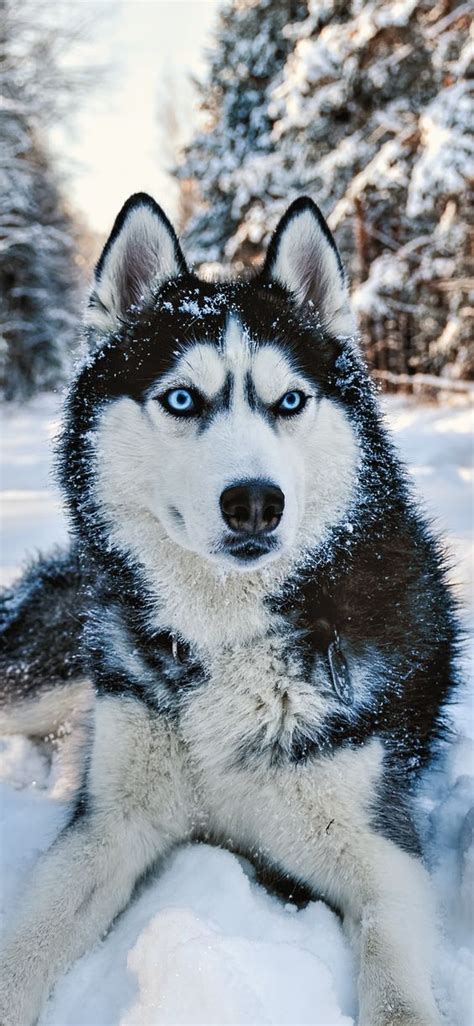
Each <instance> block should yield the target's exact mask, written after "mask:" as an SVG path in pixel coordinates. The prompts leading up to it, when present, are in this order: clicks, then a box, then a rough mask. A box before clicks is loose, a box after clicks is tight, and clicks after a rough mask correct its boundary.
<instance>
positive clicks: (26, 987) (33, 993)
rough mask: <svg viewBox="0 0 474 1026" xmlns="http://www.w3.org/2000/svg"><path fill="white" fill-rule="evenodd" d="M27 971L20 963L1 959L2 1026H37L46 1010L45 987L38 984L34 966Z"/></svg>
mask: <svg viewBox="0 0 474 1026" xmlns="http://www.w3.org/2000/svg"><path fill="white" fill-rule="evenodd" d="M23 968H24V970H25V971H24V972H22V971H21V966H20V960H19V961H15V960H14V959H13V958H12V957H8V956H7V957H3V958H2V959H0V1026H34V1024H35V1023H36V1021H37V1019H38V1017H39V1014H40V1012H41V1009H42V1007H43V1003H44V1001H45V999H46V996H47V993H46V989H45V986H44V983H43V982H41V981H39V980H36V981H35V980H34V972H33V967H32V966H30V967H28V966H27V965H25V966H24V967H23ZM28 968H29V969H30V971H28Z"/></svg>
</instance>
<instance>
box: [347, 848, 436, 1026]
mask: <svg viewBox="0 0 474 1026" xmlns="http://www.w3.org/2000/svg"><path fill="white" fill-rule="evenodd" d="M365 847H366V853H365V854H364V855H363V856H362V858H361V859H360V861H359V863H358V865H352V867H351V865H350V863H351V862H352V859H351V858H350V848H349V851H348V863H347V865H346V868H345V869H344V867H343V866H342V867H341V876H342V875H343V874H345V873H347V878H348V881H350V885H351V893H349V890H348V889H346V888H344V890H346V893H345V894H344V896H342V895H341V897H342V902H341V904H342V908H343V910H344V909H347V910H348V913H349V918H350V924H351V925H350V933H351V934H352V938H353V941H355V948H356V952H357V953H358V957H359V1024H360V1026H438V1023H439V1017H438V1013H437V1010H436V1005H435V1002H434V998H433V994H432V989H431V962H432V953H433V947H434V921H433V920H434V916H433V910H432V897H431V893H430V882H429V879H428V876H427V873H426V871H425V869H424V868H423V866H422V864H421V862H420V861H419V860H418V859H417V858H415V857H414V856H411V855H408V854H407V853H406V852H404V851H402V850H401V849H400V848H398V847H397V846H396V845H395V844H394V843H393V842H391V841H388V840H385V839H384V838H381V837H375V838H374V837H367V839H366V842H365Z"/></svg>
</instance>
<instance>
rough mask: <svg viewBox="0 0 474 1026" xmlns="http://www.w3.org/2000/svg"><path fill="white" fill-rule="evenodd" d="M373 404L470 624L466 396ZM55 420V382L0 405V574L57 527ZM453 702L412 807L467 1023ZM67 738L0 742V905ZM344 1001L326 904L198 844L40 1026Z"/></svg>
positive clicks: (146, 895) (10, 892)
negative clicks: (381, 408) (261, 880)
mask: <svg viewBox="0 0 474 1026" xmlns="http://www.w3.org/2000/svg"><path fill="white" fill-rule="evenodd" d="M385 406H386V412H387V417H388V420H389V423H390V425H391V427H392V430H393V432H394V434H395V438H396V441H397V444H398V445H399V447H400V449H401V451H402V453H403V455H404V457H405V458H406V460H407V462H408V464H409V469H410V473H411V475H412V478H413V481H414V484H415V486H416V488H417V489H418V491H419V492H420V493H421V495H422V497H423V500H424V503H425V505H426V508H427V510H428V512H429V514H430V515H431V516H432V517H434V518H435V521H436V525H437V526H438V528H439V530H440V531H442V533H443V535H444V536H445V537H446V540H447V544H448V547H449V550H450V552H451V554H452V557H453V563H454V569H453V581H454V582H456V588H457V591H458V594H459V596H460V597H461V598H462V599H463V601H464V602H465V604H466V607H467V613H466V616H467V625H468V626H469V624H471V623H472V607H470V605H469V603H470V601H471V595H472V541H471V521H472V477H473V469H472V460H471V432H472V407H471V406H469V405H468V400H467V399H464V398H460V399H457V400H456V402H455V403H452V404H449V405H448V404H443V405H427V406H423V405H419V404H417V403H416V402H415V401H412V400H408V399H405V398H403V399H401V398H398V397H395V398H393V397H392V398H390V399H387V400H385ZM57 425H58V400H57V399H56V398H55V397H53V396H43V397H41V398H40V399H37V400H35V401H34V402H32V403H30V404H29V405H22V406H16V407H10V408H9V409H8V411H7V413H6V414H5V421H4V432H3V435H4V438H3V442H4V457H3V468H4V469H3V476H2V490H3V496H2V498H3V503H2V506H3V510H4V514H5V529H4V547H3V550H2V554H1V564H2V576H3V579H4V580H5V581H7V580H11V579H12V577H13V576H14V574H15V572H16V571H17V569H18V565H19V563H20V561H21V559H22V558H23V555H24V553H25V552H26V551H29V552H30V553H31V552H34V551H36V550H37V549H38V548H44V547H47V546H48V545H50V544H53V543H54V542H56V541H61V540H64V538H65V534H66V530H65V524H64V519H63V517H62V514H61V507H60V500H59V496H58V493H57V491H56V489H55V487H54V484H53V482H52V479H51V476H50V473H49V469H48V468H49V466H50V464H51V460H50V456H49V451H50V440H51V438H52V436H54V434H55V433H56V430H57ZM466 668H468V661H467V657H466ZM453 715H454V720H455V724H456V728H457V737H456V741H455V743H454V744H453V746H452V749H451V752H450V755H449V758H448V761H447V765H446V767H445V768H444V769H443V770H441V769H438V770H433V771H432V772H431V773H430V775H429V778H428V781H427V785H426V788H425V791H424V793H423V796H422V809H423V815H424V823H425V834H426V848H427V852H428V856H429V859H430V862H431V866H432V872H433V878H434V882H435V888H436V894H437V898H438V906H439V917H440V943H439V948H438V954H437V965H436V974H435V979H436V990H437V994H438V998H439V1001H440V1004H441V1007H442V1009H443V1011H444V1013H445V1016H446V1022H447V1023H449V1024H450V1026H471V1024H472V1021H473V1014H472V1012H473V1010H472V1002H471V994H472V990H471V974H472V968H473V965H472V962H473V947H472V937H471V935H470V929H469V921H468V908H469V898H470V894H471V888H472V875H473V871H474V848H473V846H472V832H473V829H474V818H473V816H472V814H471V818H470V819H469V818H468V817H467V818H466V813H467V812H468V810H469V807H470V803H471V802H472V772H473V764H472V747H471V736H472V713H471V707H470V705H469V701H468V695H467V691H466V693H465V694H463V696H462V698H461V701H460V702H459V704H458V705H457V706H456V707H455V708H454V710H453ZM68 744H70V739H68V738H67V737H66V738H65V739H63V741H62V742H59V743H57V744H56V746H55V747H54V748H53V749H51V747H50V746H48V745H42V746H37V745H34V744H32V743H31V742H30V741H29V740H27V739H26V738H23V737H13V738H8V739H5V740H3V741H2V742H0V796H1V799H0V812H1V823H2V849H1V866H2V878H3V880H2V900H1V906H2V908H1V912H2V917H4V916H8V915H9V913H10V911H11V909H12V907H13V906H14V904H15V896H16V894H17V893H18V892H19V890H20V889H21V887H22V884H23V881H24V879H25V877H26V874H27V873H28V872H29V870H30V868H31V866H32V864H33V862H34V860H35V859H36V857H37V855H38V854H39V852H41V851H43V850H45V849H46V848H47V847H48V846H49V844H50V843H51V841H52V840H53V838H54V837H55V836H56V834H57V833H58V832H59V830H60V829H61V827H62V826H63V824H64V822H65V820H66V817H67V812H68V800H67V787H66V786H63V787H61V783H62V778H63V776H64V775H65V773H66V770H65V767H66V765H67V746H68ZM71 885H72V886H73V882H72V883H71ZM407 929H409V924H407ZM355 1011H356V998H355V982H354V966H353V961H352V956H351V953H350V950H349V947H348V945H347V943H346V941H345V939H344V936H343V934H342V930H341V927H340V924H339V920H338V919H337V917H336V915H335V914H334V913H333V912H332V911H330V910H329V909H328V908H327V907H326V905H324V904H323V903H322V902H317V901H314V902H310V904H309V905H307V906H306V907H305V908H302V909H298V908H297V907H296V906H295V905H294V904H292V903H291V902H288V903H286V904H284V903H283V902H282V901H281V900H280V899H278V898H276V897H275V896H274V895H271V894H270V893H268V892H267V891H266V890H265V889H264V888H263V887H262V886H261V885H260V884H258V883H257V882H256V880H255V875H254V871H253V869H252V867H251V866H250V865H249V864H248V863H247V862H246V861H245V860H243V859H239V858H237V857H236V856H234V855H231V854H230V853H229V852H227V851H223V850H220V849H216V848H211V847H209V846H208V845H204V844H203V845H197V844H196V845H189V846H186V847H183V848H181V849H179V850H178V851H176V852H175V853H174V855H173V856H172V857H171V858H169V859H168V860H167V861H166V863H165V865H164V867H163V871H162V873H161V875H160V876H159V878H157V879H154V880H149V881H147V884H146V886H144V887H143V888H142V889H141V890H140V892H139V894H138V896H137V898H136V899H135V901H134V902H133V903H132V904H131V906H130V907H129V909H128V910H127V911H126V912H125V913H124V915H123V916H121V917H120V918H119V920H118V921H117V923H116V925H115V926H114V927H113V928H112V929H111V930H110V931H109V933H108V934H107V936H106V937H105V938H104V939H103V940H102V941H101V942H100V943H99V944H97V945H96V947H95V948H94V949H93V950H92V951H91V952H89V954H87V955H86V956H85V957H84V958H82V959H81V960H80V961H79V962H78V963H77V964H76V965H75V966H74V967H73V968H72V970H71V971H70V972H69V973H68V974H67V975H66V976H65V977H63V979H62V980H61V981H60V982H59V984H58V986H57V988H56V991H55V994H54V997H53V998H52V999H51V1000H50V1002H49V1004H48V1006H47V1008H46V1010H45V1012H44V1014H43V1016H42V1018H41V1020H40V1026H73V1024H74V1026H119V1024H120V1026H160V1024H163V1026H164V1024H190V1026H191V1024H193V1026H194V1024H219V1026H220V1024H227V1023H235V1024H237V1023H239V1024H240V1023H241V1024H257V1023H258V1024H260V1023H262V1024H263V1023H265V1024H267V1023H269V1024H283V1023H287V1024H302V1023H308V1024H314V1026H315V1024H320V1026H350V1024H352V1023H353V1022H354V1016H355Z"/></svg>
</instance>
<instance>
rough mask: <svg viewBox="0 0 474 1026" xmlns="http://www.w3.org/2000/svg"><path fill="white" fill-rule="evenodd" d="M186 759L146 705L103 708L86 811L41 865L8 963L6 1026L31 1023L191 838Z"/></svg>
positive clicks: (3, 987)
mask: <svg viewBox="0 0 474 1026" xmlns="http://www.w3.org/2000/svg"><path fill="white" fill-rule="evenodd" d="M183 760H184V757H183V754H182V751H181V749H180V746H179V742H178V740H177V739H176V737H175V736H174V734H173V732H172V731H171V729H170V728H169V726H168V725H167V724H166V722H165V721H163V720H161V719H159V718H157V717H154V716H153V715H151V714H150V713H149V712H148V710H147V708H146V707H145V706H144V705H142V704H141V703H140V702H137V701H134V700H130V699H125V700H124V699H119V698H106V699H101V700H99V701H98V703H97V711H96V716H95V736H94V743H93V751H92V758H91V764H90V772H89V783H88V796H87V805H86V809H85V812H84V814H83V815H82V816H80V817H79V818H76V820H75V821H73V822H72V824H71V825H70V826H69V827H68V828H66V830H65V831H64V832H63V833H62V834H61V835H60V837H59V838H58V840H57V841H56V843H55V844H53V846H52V848H51V849H50V850H49V852H47V853H46V854H45V855H44V856H43V857H42V858H41V859H40V861H39V863H38V864H37V866H36V869H35V871H34V872H33V875H32V878H31V879H30V881H29V884H28V887H27V889H26V892H25V894H24V895H23V898H22V901H21V908H20V911H19V915H18V916H17V918H16V921H15V925H14V928H13V929H12V931H11V934H10V936H9V938H8V939H7V942H6V945H5V950H4V953H3V957H2V961H1V975H0V1023H1V1026H30V1024H31V1023H34V1022H35V1020H36V1018H37V1016H38V1014H39V1012H40V1010H41V1006H42V1004H43V1002H44V1000H45V998H46V996H47V994H48V992H49V990H50V989H51V987H52V986H53V984H54V982H55V980H56V979H57V977H58V975H59V974H60V973H61V972H63V971H64V970H65V969H66V968H67V967H68V966H69V965H70V964H71V963H72V962H73V961H74V960H75V959H77V958H79V956H80V955H82V954H83V953H84V952H85V951H87V949H88V948H90V947H91V946H92V945H93V944H94V943H95V941H96V940H97V939H98V938H99V937H100V936H101V935H103V934H104V932H105V931H106V930H107V929H108V927H109V926H110V924H111V922H112V921H113V919H114V918H115V916H116V915H117V914H118V913H119V912H120V911H121V910H122V909H123V908H124V907H125V905H126V904H127V902H128V901H129V898H130V896H131V893H132V891H133V888H134V886H135V884H136V882H137V880H138V879H139V878H140V876H141V875H142V874H143V873H144V872H145V870H146V869H147V867H149V866H150V865H151V864H153V862H154V861H155V860H156V859H158V858H159V857H160V856H161V855H163V854H165V853H166V852H167V851H168V850H169V849H170V848H171V847H172V845H174V844H175V843H177V842H179V841H181V840H183V839H184V838H186V837H187V836H189V832H190V820H191V815H190V810H189V805H188V802H187V788H186V783H185V778H186V774H185V769H184V761H183Z"/></svg>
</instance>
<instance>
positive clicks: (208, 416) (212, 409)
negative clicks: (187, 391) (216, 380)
mask: <svg viewBox="0 0 474 1026" xmlns="http://www.w3.org/2000/svg"><path fill="white" fill-rule="evenodd" d="M233 391H234V377H233V374H231V372H230V371H228V373H227V376H226V379H225V381H224V384H223V387H222V388H221V390H220V392H218V393H217V395H216V396H215V397H214V399H212V401H208V402H207V403H206V410H205V412H204V413H203V414H202V415H201V416H200V417H199V420H198V430H199V432H202V431H205V430H206V428H208V427H209V425H210V424H211V423H212V421H213V420H214V417H216V416H217V414H219V413H225V412H226V411H227V410H229V409H230V404H231V402H232V393H233Z"/></svg>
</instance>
